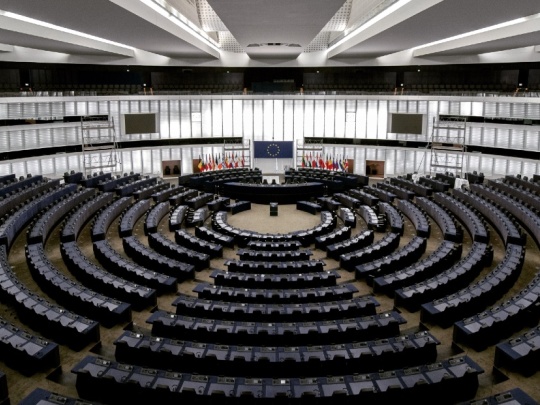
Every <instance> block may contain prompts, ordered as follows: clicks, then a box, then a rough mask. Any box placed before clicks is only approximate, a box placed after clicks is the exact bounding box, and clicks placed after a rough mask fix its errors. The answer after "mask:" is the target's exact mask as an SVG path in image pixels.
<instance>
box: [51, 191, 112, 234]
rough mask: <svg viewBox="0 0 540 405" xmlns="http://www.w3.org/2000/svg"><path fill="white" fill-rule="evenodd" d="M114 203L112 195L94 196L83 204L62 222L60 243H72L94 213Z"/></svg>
mask: <svg viewBox="0 0 540 405" xmlns="http://www.w3.org/2000/svg"><path fill="white" fill-rule="evenodd" d="M113 201H114V194H113V193H101V194H96V195H95V197H94V198H92V199H91V200H89V201H87V202H86V203H84V204H83V205H82V206H81V207H79V208H78V209H77V210H76V211H75V212H73V213H72V214H71V215H70V216H69V217H68V218H67V219H66V220H65V222H64V225H63V227H62V229H61V231H60V232H61V233H60V241H61V242H74V241H76V240H77V237H78V236H79V233H80V232H81V229H82V228H83V226H84V224H86V223H87V222H88V221H89V220H90V218H92V217H93V216H94V215H95V214H96V212H98V211H99V210H100V209H102V208H104V207H106V206H107V205H109V204H110V203H112V202H113Z"/></svg>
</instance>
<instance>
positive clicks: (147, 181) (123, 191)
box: [114, 176, 157, 197]
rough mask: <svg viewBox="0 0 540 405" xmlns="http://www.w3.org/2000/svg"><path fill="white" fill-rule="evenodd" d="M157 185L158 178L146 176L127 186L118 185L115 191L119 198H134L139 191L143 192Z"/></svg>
mask: <svg viewBox="0 0 540 405" xmlns="http://www.w3.org/2000/svg"><path fill="white" fill-rule="evenodd" d="M156 184H157V178H156V177H149V176H146V177H144V178H142V179H136V180H133V181H130V182H128V183H125V184H121V185H118V186H117V187H116V188H115V189H114V191H115V193H116V195H117V196H119V197H127V196H132V195H133V193H134V192H135V191H137V190H142V189H143V188H145V187H149V186H154V185H156Z"/></svg>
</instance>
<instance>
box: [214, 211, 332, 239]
mask: <svg viewBox="0 0 540 405" xmlns="http://www.w3.org/2000/svg"><path fill="white" fill-rule="evenodd" d="M336 223H337V219H336V215H335V214H334V213H332V212H330V211H321V223H320V224H319V225H317V226H315V227H313V228H311V229H306V230H302V231H296V232H290V233H287V234H262V233H259V232H253V231H245V230H243V229H238V228H235V227H233V226H231V225H229V224H228V223H227V213H226V212H225V211H219V212H215V213H214V214H213V218H212V228H213V229H215V230H216V231H218V232H220V233H224V234H226V235H229V236H233V237H235V240H236V243H237V245H238V246H240V247H245V246H246V245H247V244H248V242H249V241H255V240H258V241H268V242H286V241H294V240H297V241H300V242H301V243H302V246H309V245H311V244H312V243H314V242H315V238H316V237H317V236H321V235H324V234H326V233H328V232H330V231H332V230H333V229H335V227H336Z"/></svg>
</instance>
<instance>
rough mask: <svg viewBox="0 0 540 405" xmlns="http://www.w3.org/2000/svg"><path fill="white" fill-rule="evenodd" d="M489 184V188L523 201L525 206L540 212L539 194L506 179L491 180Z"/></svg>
mask: <svg viewBox="0 0 540 405" xmlns="http://www.w3.org/2000/svg"><path fill="white" fill-rule="evenodd" d="M487 184H488V186H490V187H493V188H495V189H497V190H499V191H500V192H502V193H504V194H506V195H509V196H511V197H513V198H515V199H517V200H519V201H521V202H522V203H523V204H524V205H526V206H528V207H530V208H533V209H535V210H536V211H540V198H538V195H537V194H535V193H533V192H531V191H529V190H527V189H525V188H523V187H521V186H517V185H515V184H513V183H510V182H507V181H506V180H504V179H495V180H491V179H490V180H488V181H487Z"/></svg>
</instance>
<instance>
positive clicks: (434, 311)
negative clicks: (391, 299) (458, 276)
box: [420, 244, 525, 327]
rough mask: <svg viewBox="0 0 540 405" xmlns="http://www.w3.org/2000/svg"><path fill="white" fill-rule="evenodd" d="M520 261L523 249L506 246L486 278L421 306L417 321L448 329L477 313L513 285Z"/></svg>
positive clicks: (522, 256) (520, 266)
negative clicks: (502, 254) (499, 259)
mask: <svg viewBox="0 0 540 405" xmlns="http://www.w3.org/2000/svg"><path fill="white" fill-rule="evenodd" d="M524 259H525V248H524V247H523V246H520V245H513V244H508V245H507V247H506V253H505V255H504V258H503V259H502V260H501V262H500V263H499V264H498V265H497V266H496V267H495V268H494V269H493V270H492V271H491V272H490V273H489V274H488V275H486V277H484V278H482V279H481V280H479V281H478V282H476V283H474V284H469V285H468V286H467V287H465V288H464V289H462V290H460V291H458V292H456V293H454V294H451V295H448V296H446V297H444V298H440V299H437V300H435V301H432V302H428V303H425V304H422V309H421V312H420V318H421V319H422V321H423V322H430V323H437V324H439V325H441V326H443V327H448V326H450V325H451V324H452V323H454V322H455V321H457V320H459V319H463V318H465V317H468V316H470V315H472V314H474V313H477V312H480V311H481V310H483V309H484V308H485V307H487V306H488V305H491V304H493V302H495V301H496V300H497V299H499V298H500V297H501V296H502V295H503V294H504V293H505V292H506V291H508V289H509V288H510V287H512V286H513V285H514V282H515V281H516V279H517V278H518V277H519V274H520V272H521V268H522V267H523V261H524Z"/></svg>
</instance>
